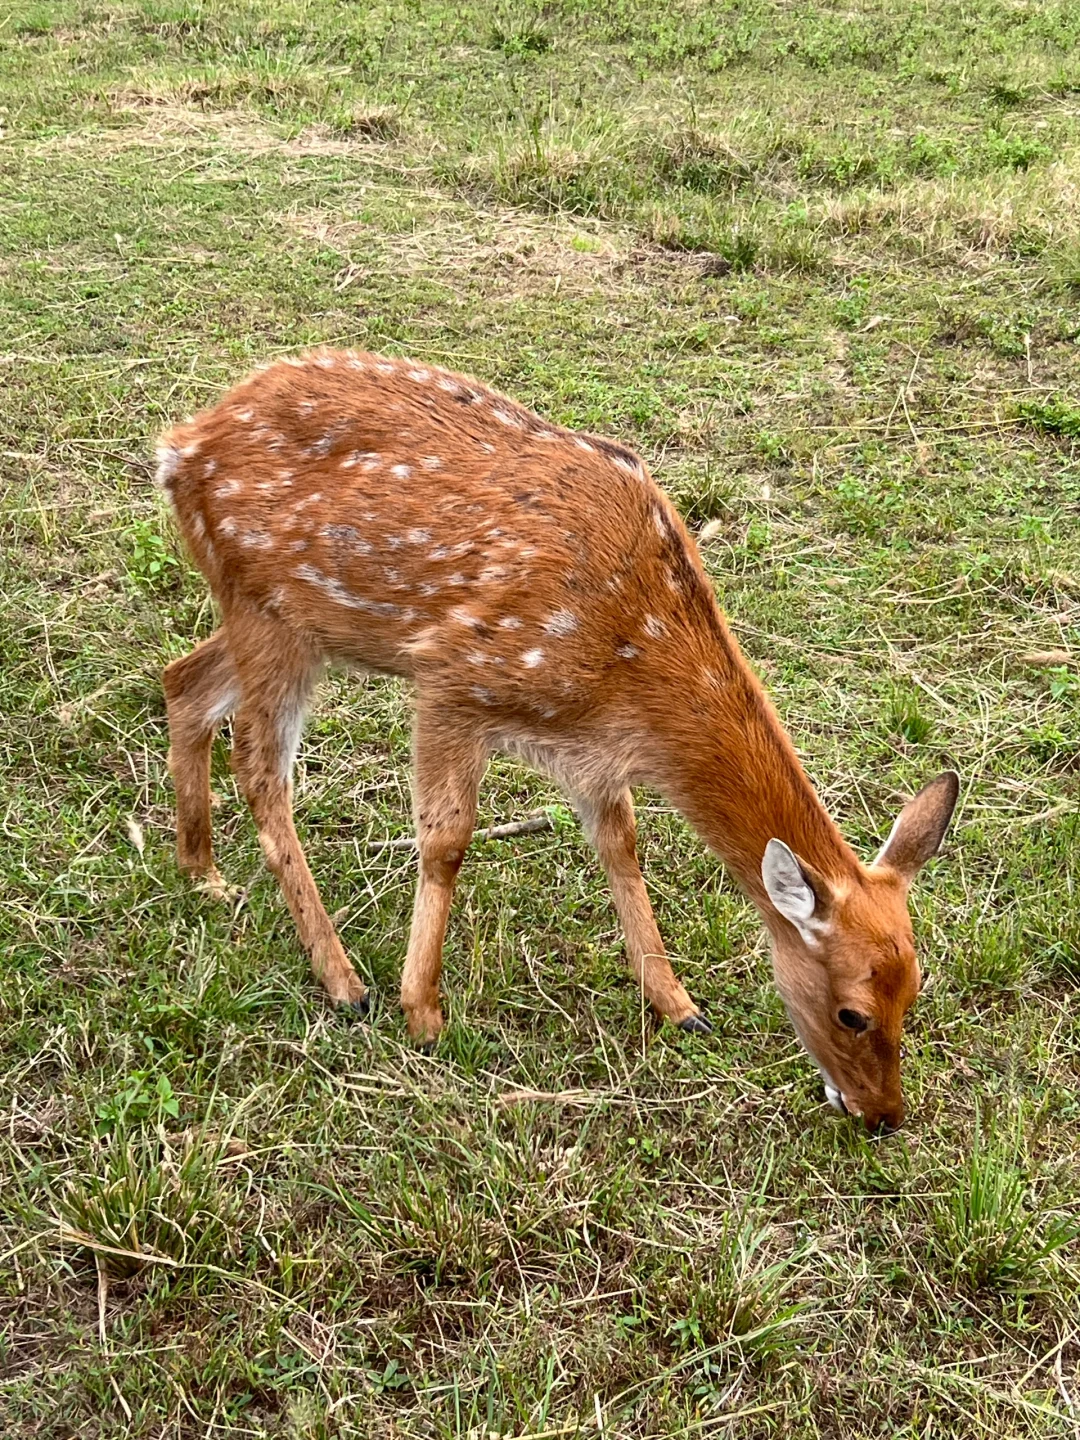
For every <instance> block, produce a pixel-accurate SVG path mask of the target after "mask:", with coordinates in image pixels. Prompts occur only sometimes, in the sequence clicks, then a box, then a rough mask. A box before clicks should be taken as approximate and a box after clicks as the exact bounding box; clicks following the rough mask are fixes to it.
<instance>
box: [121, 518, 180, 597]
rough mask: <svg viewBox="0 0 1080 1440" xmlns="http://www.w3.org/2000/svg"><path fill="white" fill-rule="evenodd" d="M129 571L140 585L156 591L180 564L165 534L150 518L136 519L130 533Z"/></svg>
mask: <svg viewBox="0 0 1080 1440" xmlns="http://www.w3.org/2000/svg"><path fill="white" fill-rule="evenodd" d="M127 538H128V544H129V546H130V550H129V560H128V573H129V574H130V575H131V577H132V579H133V580H135V581H136V582H137V583H138V584H139V585H142V586H144V587H146V588H147V589H150V590H153V589H156V588H157V587H158V586H160V585H161V584H162V583H163V582H164V581H165V580H167V579H168V578H169V577H170V576H171V575H172V573H173V572H175V571H177V570H178V569H179V567H180V562H179V560H178V559H177V558H176V556H175V555H174V554H173V552H172V550H171V549H170V548H169V545H168V542H167V541H166V540H165V537H164V536H163V535H162V534H161V533H160V531H158V530H157V529H155V528H154V526H153V525H152V524H151V523H150V521H148V520H136V521H135V523H134V525H132V526H131V528H130V529H129V530H128V532H127Z"/></svg>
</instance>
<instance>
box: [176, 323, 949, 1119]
mask: <svg viewBox="0 0 1080 1440" xmlns="http://www.w3.org/2000/svg"><path fill="white" fill-rule="evenodd" d="M156 459H157V479H158V482H159V483H160V485H161V486H162V487H163V489H164V491H165V493H166V495H167V497H168V499H169V501H170V503H171V506H172V510H173V512H174V514H175V518H176V521H177V524H178V526H179V529H180V532H181V534H182V536H183V539H184V541H185V543H186V545H187V548H188V549H189V551H190V553H191V555H192V557H193V559H194V561H195V563H196V565H197V566H198V568H199V569H200V571H201V572H202V574H203V575H204V576H205V578H206V580H207V582H208V584H209V586H210V590H211V592H212V594H213V596H214V598H215V600H216V603H217V607H218V609H219V611H220V618H221V624H220V628H219V629H217V630H216V631H215V633H214V634H213V635H211V636H210V638H209V639H205V640H203V641H202V642H201V643H200V644H198V645H196V646H195V648H194V649H193V650H192V651H191V652H190V653H189V654H187V655H185V656H183V657H182V658H180V659H176V660H174V661H172V663H171V664H169V665H168V666H167V667H166V669H165V671H164V692H165V699H166V707H167V715H168V728H169V756H168V765H169V770H170V773H171V776H172V780H173V785H174V790H175V800H176V815H177V819H176V837H177V840H176V843H177V859H178V863H179V866H180V868H181V869H182V870H184V871H186V872H187V873H188V874H189V875H191V876H193V877H196V878H197V879H198V880H200V881H201V883H202V884H203V886H205V887H206V888H207V889H208V890H209V891H210V893H212V894H214V893H221V891H222V890H223V887H224V882H223V881H222V879H221V876H220V873H219V872H218V870H217V869H216V866H215V862H214V855H213V850H212V843H211V814H210V812H211V795H210V756H211V747H212V743H213V740H214V736H215V733H216V731H217V729H218V728H219V726H220V725H221V723H222V722H223V721H224V720H225V719H226V717H232V722H231V723H232V753H231V763H232V768H233V771H234V773H235V776H236V779H237V783H238V787H239V789H240V791H241V792H242V794H243V796H244V797H245V799H246V802H247V804H248V806H249V808H250V810H251V813H252V816H253V818H254V821H255V825H256V827H257V830H258V835H259V841H260V844H261V847H262V851H263V854H264V856H265V860H266V864H267V866H268V868H269V869H270V871H272V873H273V874H274V875H275V876H276V878H277V881H278V882H279V884H280V887H281V890H282V892H283V894H284V898H285V901H286V903H287V905H288V908H289V910H290V911H291V914H292V917H293V920H294V922H295V926H296V930H297V933H298V936H299V940H300V943H301V945H302V947H303V949H304V950H305V951H306V952H307V955H308V958H309V961H310V965H311V969H312V972H313V974H314V976H315V978H316V979H317V981H319V982H320V983H321V985H322V986H323V987H324V989H325V991H326V992H327V994H328V996H329V998H330V1000H331V1001H332V1002H333V1003H334V1004H335V1005H337V1006H339V1007H346V1008H349V1009H352V1010H354V1011H357V1012H359V1013H361V1014H363V1013H365V1012H366V1010H367V1007H368V1004H369V999H370V996H369V992H368V989H367V987H366V986H365V984H364V981H363V980H362V979H361V977H360V976H359V975H358V974H357V972H356V970H355V969H354V968H353V965H352V964H351V962H350V961H349V959H348V957H347V955H346V953H345V950H344V948H343V946H342V944H341V941H340V939H339V937H338V935H337V933H336V931H335V929H334V926H333V924H332V922H331V920H330V918H329V916H328V914H327V911H326V909H325V907H324V905H323V902H322V900H321V898H320V895H319V891H318V889H317V887H316V884H315V880H314V878H313V876H312V873H311V870H310V868H309V866H308V863H307V860H306V857H305V854H304V851H303V849H302V847H301V844H300V840H299V838H298V836H297V833H296V829H295V827H294V821H293V792H292V773H293V766H294V761H295V758H296V755H297V751H298V746H299V743H300V736H301V730H302V727H303V723H304V716H305V711H306V708H307V705H308V702H309V698H310V696H311V693H312V689H313V687H314V685H315V683H316V681H317V679H318V677H319V675H320V673H321V672H322V670H323V669H324V667H325V666H326V665H327V664H337V665H345V666H348V667H355V668H357V669H359V670H361V671H363V672H368V673H373V674H383V675H395V676H403V677H406V678H407V679H408V680H409V681H411V682H412V686H413V687H414V693H415V720H414V727H413V806H414V819H415V835H416V848H417V850H418V855H419V876H418V880H417V886H416V892H415V903H414V908H413V913H412V921H411V927H410V931H409V937H408V944H407V949H406V954H405V960H404V966H403V970H402V975H401V1005H402V1008H403V1010H404V1012H405V1017H406V1020H407V1025H408V1031H409V1034H410V1036H411V1037H412V1039H413V1041H414V1042H416V1043H417V1044H418V1045H419V1046H421V1047H423V1048H427V1049H430V1048H431V1047H432V1045H433V1044H434V1042H435V1040H436V1037H437V1036H438V1035H439V1033H440V1031H441V1030H442V1028H443V1013H442V1003H441V999H440V976H441V970H442V955H443V945H444V938H445V933H446V928H447V921H448V916H449V913H450V908H451V899H452V896H453V892H454V886H455V882H456V879H457V876H458V872H459V870H460V868H461V864H462V861H463V858H464V855H465V851H466V848H467V847H468V844H469V841H470V838H471V836H472V834H473V830H474V824H475V818H476V811H477V801H478V791H479V787H480V783H481V779H482V777H483V775H484V772H485V769H486V767H487V764H488V762H489V759H490V757H491V756H492V755H493V754H494V753H496V752H501V753H505V754H509V755H511V756H516V757H518V758H519V759H521V760H524V761H525V762H526V763H528V764H530V765H532V766H534V767H535V768H537V769H539V770H540V771H541V772H543V773H545V774H546V775H547V776H549V777H551V778H552V779H554V781H555V782H557V783H558V784H559V785H560V787H561V788H562V789H563V790H564V791H565V792H566V793H567V795H568V797H569V799H570V801H571V803H572V804H573V806H574V808H575V809H576V811H577V814H578V816H579V818H580V820H581V822H582V825H583V828H584V830H585V832H586V834H587V836H588V837H589V839H590V841H591V843H592V845H593V847H594V848H595V850H596V852H597V855H598V857H599V859H600V862H601V865H602V867H603V869H604V871H605V872H606V876H607V880H608V884H609V887H610V891H611V896H612V899H613V901H614V905H615V909H616V911H617V913H618V917H619V920H620V924H621V928H622V931H623V936H624V940H625V945H626V951H627V956H628V960H629V967H630V970H631V971H632V973H633V975H634V977H635V979H636V981H637V983H638V985H639V986H640V988H641V991H642V994H643V997H644V1000H645V1001H647V1002H648V1004H649V1005H650V1006H651V1007H652V1009H653V1011H655V1013H656V1015H657V1016H658V1017H659V1018H660V1019H661V1020H668V1021H670V1022H672V1023H673V1024H674V1025H676V1026H678V1027H679V1028H680V1029H682V1030H683V1031H687V1032H690V1033H697V1034H707V1033H709V1032H710V1030H711V1026H710V1024H709V1021H708V1020H707V1019H706V1017H705V1015H704V1014H703V1013H702V1010H701V1008H700V1007H699V1006H698V1005H697V1004H695V1003H694V1001H693V1000H692V999H691V998H690V996H689V995H688V993H687V992H686V990H685V989H684V988H683V985H682V984H681V983H680V981H679V980H678V979H677V977H676V976H675V974H674V972H673V970H672V967H671V963H670V961H669V959H668V957H667V954H666V951H665V948H664V942H663V940H662V939H661V936H660V932H659V930H658V928H657V924H656V920H655V918H654V915H653V911H652V907H651V905H650V902H649V897H648V893H647V890H646V887H645V882H644V880H643V877H642V873H641V868H640V865H639V861H638V855H637V842H636V822H635V812H634V805H633V799H632V794H631V792H632V789H633V788H635V787H640V786H647V787H650V788H651V789H652V790H653V791H658V792H659V793H660V794H661V795H662V796H664V797H665V798H666V800H667V801H668V802H669V803H671V804H672V805H673V806H674V807H675V808H676V809H677V810H678V811H680V812H681V814H682V815H683V816H684V817H685V818H686V820H687V821H688V822H689V824H690V825H691V827H692V828H693V829H694V830H695V831H696V832H697V834H698V835H699V836H700V837H701V838H702V839H703V840H704V842H705V843H706V845H707V846H708V847H709V848H710V849H711V850H712V851H713V852H714V853H715V854H716V855H717V856H719V858H720V859H721V861H722V862H723V863H724V865H725V866H726V867H727V869H728V870H729V871H730V872H731V874H732V875H733V876H734V878H735V879H736V881H737V882H738V883H739V885H740V886H741V887H742V889H743V890H744V891H745V893H746V895H747V896H748V897H749V899H750V900H751V901H752V902H753V904H754V905H755V906H756V907H757V910H758V911H759V913H760V916H761V919H762V921H763V923H764V926H765V929H766V931H767V933H768V938H769V941H770V944H771V954H772V967H773V974H774V979H775V983H776V986H777V989H778V990H779V993H780V997H781V999H782V1001H783V1003H784V1005H785V1007H786V1009H787V1012H788V1014H789V1016H790V1019H791V1022H792V1024H793V1026H794V1029H795V1032H796V1035H797V1037H798V1038H799V1040H800V1041H801V1043H802V1045H803V1046H804V1047H805V1049H806V1051H807V1052H808V1053H809V1055H810V1057H811V1058H812V1060H813V1061H814V1062H815V1063H816V1065H817V1067H818V1069H819V1070H820V1072H821V1076H822V1078H823V1080H824V1085H825V1093H826V1098H827V1099H828V1100H829V1102H830V1103H831V1104H832V1105H833V1106H834V1108H836V1109H839V1110H841V1111H844V1112H846V1113H847V1114H849V1115H851V1116H854V1117H860V1116H861V1117H862V1120H863V1122H864V1124H865V1126H866V1127H867V1128H868V1129H870V1130H872V1131H878V1130H884V1131H888V1130H893V1129H896V1128H897V1127H898V1126H899V1125H900V1124H901V1123H902V1121H903V1119H904V1114H905V1110H904V1100H903V1095H902V1090H901V1081H900V1041H901V1028H902V1025H903V1021H904V1017H905V1015H906V1013H907V1011H908V1010H909V1008H910V1007H911V1005H912V1003H913V1002H914V1000H915V998H916V996H917V995H918V993H919V990H920V988H921V984H922V977H921V973H920V969H919V963H918V960H917V958H916V953H915V947H914V941H913V931H912V924H911V919H910V916H909V911H908V891H909V887H910V884H911V882H912V880H913V878H914V876H915V874H916V873H917V871H918V870H919V869H920V868H921V867H922V866H923V865H924V864H925V863H926V861H927V860H929V859H930V858H931V856H933V855H935V854H936V853H937V852H938V850H939V848H940V846H941V843H942V840H943V838H944V835H945V832H946V829H947V827H948V824H949V821H950V818H951V816H952V813H953V809H954V807H955V805H956V801H957V796H958V793H959V779H958V777H957V775H956V774H955V773H953V772H952V771H946V772H945V773H943V774H941V775H939V776H938V777H937V778H936V779H934V780H931V781H930V783H929V784H927V785H925V786H924V788H923V789H921V790H920V791H919V792H918V794H916V795H915V796H914V798H912V799H910V800H909V801H908V802H907V803H906V804H905V805H904V806H903V808H902V810H901V811H900V814H899V817H898V818H897V820H896V822H895V824H894V825H893V827H892V830H891V832H890V834H889V836H888V838H887V839H886V840H885V842H884V844H883V845H882V847H881V849H880V852H879V853H878V855H877V856H876V858H875V859H874V860H873V862H872V863H870V864H863V863H862V862H861V861H860V860H859V859H858V858H857V856H856V855H855V853H854V851H853V850H852V849H851V848H850V847H849V845H848V844H847V843H846V842H845V840H844V839H843V838H842V836H841V834H840V831H839V830H838V828H837V826H836V825H835V824H834V822H833V821H832V819H831V818H830V817H829V815H828V813H827V811H826V809H825V807H824V806H823V804H822V802H821V801H820V799H819V798H818V796H817V794H816V792H815V790H814V788H813V786H812V785H811V783H810V780H809V779H808V777H807V775H806V773H805V772H804V770H803V767H802V765H801V764H800V761H799V759H798V757H797V755H796V752H795V748H794V746H793V744H792V741H791V739H790V738H789V736H788V734H787V733H786V731H785V730H784V728H783V726H782V724H781V722H780V719H779V717H778V715H777V713H776V711H775V709H774V708H773V706H772V704H771V702H770V700H769V699H768V698H767V696H766V693H765V691H764V689H763V687H762V684H761V682H760V681H759V680H758V678H757V676H756V675H755V673H754V671H753V670H752V669H751V667H750V665H749V664H748V662H747V661H746V659H745V658H744V656H743V654H742V652H741V650H740V648H739V646H738V644H737V642H736V640H735V638H734V637H733V635H732V633H731V631H730V629H729V628H728V625H727V623H726V621H725V618H724V615H723V613H722V611H721V608H720V605H719V603H718V601H717V598H716V594H715V592H714V589H713V586H712V583H711V581H710V579H709V576H708V573H707V572H706V570H705V567H704V564H703V562H702V559H701V556H700V553H699V551H698V548H697V546H696V544H695V542H694V540H693V538H692V537H691V535H690V533H689V531H688V530H687V527H686V526H685V525H684V523H683V521H682V520H681V518H680V517H679V515H678V513H677V512H676V510H675V508H674V506H673V504H672V503H671V501H670V500H669V499H668V497H667V496H666V495H665V493H664V492H663V491H662V490H661V489H660V487H659V486H658V485H657V484H656V483H655V481H654V480H653V479H652V477H651V475H650V472H649V470H648V468H647V466H646V465H645V463H644V461H643V460H642V459H641V458H640V457H639V456H638V455H637V454H636V453H635V452H634V451H632V450H631V449H628V448H627V447H625V446H623V445H622V444H618V443H616V442H614V441H611V440H608V439H604V438H601V437H599V436H596V435H592V434H586V433H581V432H577V431H574V430H570V429H566V428H563V427H562V426H560V425H557V424H554V423H551V422H549V421H548V420H545V419H543V418H541V416H539V415H538V414H535V413H533V412H532V411H531V410H529V409H527V408H525V407H524V406H522V405H520V404H518V403H517V402H515V401H513V400H511V399H509V398H507V397H506V396H504V395H501V394H499V393H498V392H496V391H494V390H492V389H489V388H488V387H487V386H486V385H484V384H482V383H480V382H478V381H476V380H473V379H470V378H468V377H467V376H464V375H461V374H457V373H455V372H452V371H449V370H445V369H441V368H438V367H436V366H434V365H430V364H425V363H421V362H417V361H412V360H408V359H395V358H391V357H388V356H383V355H374V354H368V353H366V352H358V351H351V350H350V351H344V350H333V349H320V350H316V351H313V352H309V353H305V354H302V355H294V356H288V357H286V358H284V359H279V360H277V361H275V362H273V363H271V364H269V365H268V366H264V367H262V368H261V369H259V370H257V371H255V372H254V373H253V374H252V375H249V376H248V377H247V378H246V379H243V380H242V381H240V382H239V383H238V384H237V385H235V386H234V388H232V389H230V390H229V391H228V392H227V393H226V394H225V395H224V396H223V398H222V399H221V400H220V401H219V402H218V403H217V404H215V405H214V406H212V407H211V408H210V409H207V410H205V411H203V412H202V413H200V414H199V415H197V416H195V417H194V418H193V419H190V420H188V421H187V422H185V423H183V424H180V425H178V426H176V427H175V428H173V429H171V430H169V431H167V432H166V433H165V434H164V435H163V436H162V438H161V440H160V443H159V445H158V448H157V452H156Z"/></svg>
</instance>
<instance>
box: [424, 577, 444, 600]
mask: <svg viewBox="0 0 1080 1440" xmlns="http://www.w3.org/2000/svg"><path fill="white" fill-rule="evenodd" d="M441 589H442V586H441V585H432V584H431V582H430V581H429V580H425V582H424V583H423V585H421V586H420V594H421V595H423V596H425V597H426V596H429V595H437V594H438V593H439V591H440V590H441Z"/></svg>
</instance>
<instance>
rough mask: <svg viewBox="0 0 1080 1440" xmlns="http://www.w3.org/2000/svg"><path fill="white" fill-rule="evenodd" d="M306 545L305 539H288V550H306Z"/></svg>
mask: <svg viewBox="0 0 1080 1440" xmlns="http://www.w3.org/2000/svg"><path fill="white" fill-rule="evenodd" d="M307 547H308V542H307V541H306V540H290V542H289V549H290V550H306V549H307Z"/></svg>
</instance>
